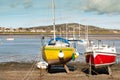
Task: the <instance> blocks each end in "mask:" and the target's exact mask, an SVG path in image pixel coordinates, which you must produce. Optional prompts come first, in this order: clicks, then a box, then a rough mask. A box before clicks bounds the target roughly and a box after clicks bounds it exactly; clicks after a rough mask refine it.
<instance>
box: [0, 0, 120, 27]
mask: <svg viewBox="0 0 120 80" xmlns="http://www.w3.org/2000/svg"><path fill="white" fill-rule="evenodd" d="M51 1H52V0H0V27H11V28H17V27H33V26H41V25H51V24H52V9H51ZM119 4H120V0H55V18H56V24H61V23H71V22H72V23H73V22H74V23H80V24H84V25H94V26H98V27H102V28H110V29H120V5H119Z"/></svg>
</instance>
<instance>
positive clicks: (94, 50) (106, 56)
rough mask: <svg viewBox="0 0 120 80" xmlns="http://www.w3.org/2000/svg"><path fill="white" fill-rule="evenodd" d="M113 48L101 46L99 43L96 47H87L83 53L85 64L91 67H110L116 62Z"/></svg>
mask: <svg viewBox="0 0 120 80" xmlns="http://www.w3.org/2000/svg"><path fill="white" fill-rule="evenodd" d="M116 53H117V52H116V48H115V46H108V45H105V44H102V43H101V41H99V42H98V44H97V45H89V46H88V47H87V49H86V52H85V59H86V63H89V64H91V65H92V66H95V67H97V66H110V65H112V64H114V63H115V62H116Z"/></svg>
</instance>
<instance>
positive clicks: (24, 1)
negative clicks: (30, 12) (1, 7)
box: [10, 0, 33, 8]
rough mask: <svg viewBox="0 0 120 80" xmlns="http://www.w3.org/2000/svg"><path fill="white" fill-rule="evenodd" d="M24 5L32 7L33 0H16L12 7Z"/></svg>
mask: <svg viewBox="0 0 120 80" xmlns="http://www.w3.org/2000/svg"><path fill="white" fill-rule="evenodd" d="M21 5H22V6H23V7H24V8H30V7H32V6H33V3H32V0H15V1H14V2H13V3H11V5H10V6H11V7H12V8H16V7H18V6H21Z"/></svg>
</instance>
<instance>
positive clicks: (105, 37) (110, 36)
mask: <svg viewBox="0 0 120 80" xmlns="http://www.w3.org/2000/svg"><path fill="white" fill-rule="evenodd" d="M10 36H12V37H14V38H38V39H41V38H42V37H43V36H44V37H45V38H51V37H53V35H51V34H49V35H47V34H46V35H44V34H15V35H10V34H8V35H0V37H1V39H2V38H7V37H10ZM57 36H59V35H57ZM70 36H72V35H68V38H70ZM62 37H65V35H63V36H62ZM80 37H81V38H82V39H84V38H85V35H81V36H80ZM76 38H78V35H76ZM88 38H89V39H90V40H120V35H119V34H106V35H99V34H98V35H88Z"/></svg>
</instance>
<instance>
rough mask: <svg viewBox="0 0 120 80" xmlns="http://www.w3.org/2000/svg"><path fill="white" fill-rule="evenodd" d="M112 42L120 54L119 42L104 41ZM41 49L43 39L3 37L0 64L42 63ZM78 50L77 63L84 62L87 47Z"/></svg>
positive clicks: (79, 46)
mask: <svg viewBox="0 0 120 80" xmlns="http://www.w3.org/2000/svg"><path fill="white" fill-rule="evenodd" d="M48 40H49V38H46V39H45V42H46V43H47V42H48ZM95 42H96V41H95ZM112 42H114V44H115V46H116V49H117V52H118V53H120V41H119V40H104V43H108V44H112ZM41 47H42V46H41V39H40V38H38V37H37V38H36V37H34V38H31V37H24V38H23V37H18V38H15V40H13V41H8V40H6V38H5V37H2V38H0V62H31V61H40V60H42V57H41ZM76 48H77V50H78V52H79V53H80V56H79V58H78V59H77V60H76V61H83V60H84V54H83V53H84V51H85V46H82V45H77V46H76Z"/></svg>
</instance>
